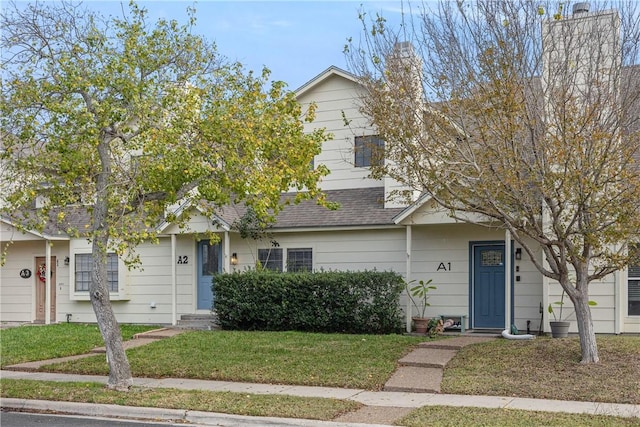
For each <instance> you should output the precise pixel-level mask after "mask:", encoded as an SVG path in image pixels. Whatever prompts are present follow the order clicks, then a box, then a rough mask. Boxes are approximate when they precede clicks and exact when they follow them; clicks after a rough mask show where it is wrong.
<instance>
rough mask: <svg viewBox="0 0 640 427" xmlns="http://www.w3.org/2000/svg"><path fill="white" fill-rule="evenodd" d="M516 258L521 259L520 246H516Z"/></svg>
mask: <svg viewBox="0 0 640 427" xmlns="http://www.w3.org/2000/svg"><path fill="white" fill-rule="evenodd" d="M516 259H517V260H520V259H522V248H516Z"/></svg>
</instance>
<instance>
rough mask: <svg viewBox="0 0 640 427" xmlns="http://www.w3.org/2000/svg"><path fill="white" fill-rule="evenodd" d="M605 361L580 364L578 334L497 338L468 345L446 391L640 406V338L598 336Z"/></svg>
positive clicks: (450, 369) (454, 363)
mask: <svg viewBox="0 0 640 427" xmlns="http://www.w3.org/2000/svg"><path fill="white" fill-rule="evenodd" d="M597 343H598V353H599V355H600V363H597V364H582V363H580V357H581V355H580V342H579V340H578V338H577V337H570V338H563V339H552V338H538V339H535V340H531V341H523V340H495V341H490V342H486V343H482V344H478V345H472V346H467V347H464V348H463V349H462V350H460V351H459V352H458V354H457V355H456V357H455V358H453V359H452V360H451V361H450V362H449V363H448V364H447V367H446V369H445V371H444V379H443V382H442V385H441V389H442V392H443V393H451V394H476V395H491V396H518V397H531V398H537V399H560V400H578V401H587V402H611V403H633V404H640V393H639V392H638V390H639V389H638V378H640V337H638V336H624V337H623V336H605V335H599V336H598V337H597Z"/></svg>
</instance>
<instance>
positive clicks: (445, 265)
mask: <svg viewBox="0 0 640 427" xmlns="http://www.w3.org/2000/svg"><path fill="white" fill-rule="evenodd" d="M436 271H451V263H450V262H441V263H440V264H438V269H437V270H436Z"/></svg>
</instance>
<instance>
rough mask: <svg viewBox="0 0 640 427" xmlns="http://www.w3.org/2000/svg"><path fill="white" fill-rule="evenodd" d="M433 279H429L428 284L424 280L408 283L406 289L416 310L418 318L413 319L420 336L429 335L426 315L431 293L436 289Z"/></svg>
mask: <svg viewBox="0 0 640 427" xmlns="http://www.w3.org/2000/svg"><path fill="white" fill-rule="evenodd" d="M432 280H433V279H429V280H427V281H426V282H425V281H424V280H420V281H419V282H417V283H416V281H415V280H412V281H410V282H408V283H406V285H405V287H406V290H407V295H408V296H409V299H410V300H411V303H412V304H413V306H414V307H415V308H416V313H418V314H417V315H416V316H413V317H412V320H413V325H414V326H415V328H416V332H417V333H419V334H425V333H427V329H428V325H429V318H428V317H425V313H426V310H427V307H429V306H430V305H431V304H429V298H430V295H429V291H430V290H433V289H436V287H435V286H433V285H432V284H431V282H432Z"/></svg>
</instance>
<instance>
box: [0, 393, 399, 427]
mask: <svg viewBox="0 0 640 427" xmlns="http://www.w3.org/2000/svg"><path fill="white" fill-rule="evenodd" d="M0 402H1V403H0V406H1V407H2V408H3V409H13V410H18V411H46V412H56V413H64V414H71V415H84V416H91V417H104V418H117V419H121V420H122V419H128V420H137V421H142V420H145V421H167V422H173V423H185V422H187V423H192V424H199V425H212V426H224V427H242V426H263V427H286V426H292V427H295V426H300V427H322V426H326V427H362V424H361V423H340V422H333V421H320V420H307V419H300V418H276V417H254V416H243V415H231V414H222V413H218V412H202V411H189V410H184V409H163V408H149V407H137V406H119V405H109V404H103V403H95V404H93V403H92V404H87V403H75V402H59V401H49V400H26V399H13V398H3V399H2V400H0ZM367 426H370V427H388V425H386V424H367Z"/></svg>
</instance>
